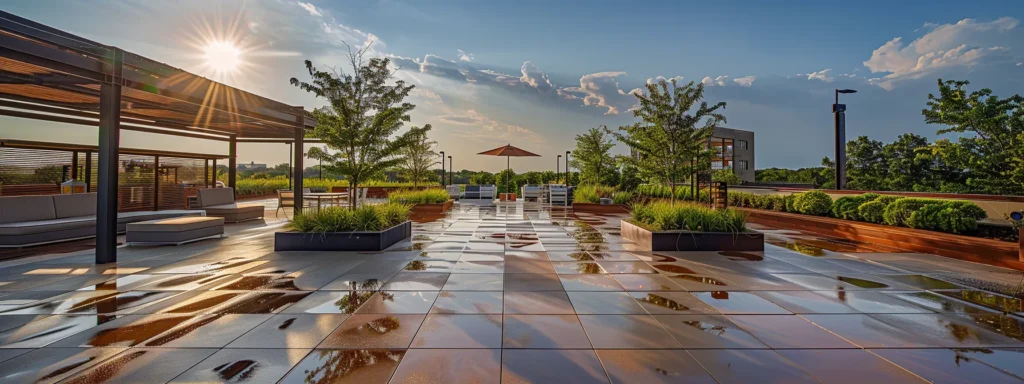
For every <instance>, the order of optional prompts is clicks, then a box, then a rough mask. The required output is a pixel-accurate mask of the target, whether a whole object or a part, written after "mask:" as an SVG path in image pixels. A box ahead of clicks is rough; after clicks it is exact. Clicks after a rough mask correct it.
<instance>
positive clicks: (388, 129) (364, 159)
mask: <svg viewBox="0 0 1024 384" xmlns="http://www.w3.org/2000/svg"><path fill="white" fill-rule="evenodd" d="M369 47H370V46H369V45H366V46H365V47H364V48H362V49H360V50H358V51H356V52H352V51H349V55H348V58H349V63H347V64H348V67H349V68H348V69H349V70H350V71H351V72H346V71H345V70H344V69H343V68H329V69H328V70H326V71H321V70H318V69H317V68H316V67H314V66H313V63H312V62H310V61H309V60H306V62H305V64H306V70H307V72H309V76H310V78H311V81H310V82H305V81H300V80H298V79H296V78H292V79H291V81H290V82H291V84H292V85H294V86H296V87H299V88H301V89H302V90H304V91H306V92H309V93H312V94H313V95H315V96H316V97H318V98H321V99H325V100H326V101H327V106H325V107H321V108H317V109H315V110H313V112H312V115H313V118H314V119H316V128H314V129H313V131H312V132H311V133H310V134H309V135H310V136H312V137H315V138H318V139H321V140H322V141H323V143H324V144H326V146H327V150H325V149H322V148H320V147H313V148H310V149H309V151H308V152H307V154H306V155H307V156H308V157H310V158H312V159H316V160H320V161H322V162H323V164H324V169H325V170H326V171H327V172H329V173H332V174H336V175H343V176H345V178H346V179H347V180H349V181H350V182H351V185H359V184H360V183H361V182H362V181H363V180H367V179H371V178H372V176H373V175H378V174H381V173H383V172H385V171H387V170H390V169H395V168H397V167H398V166H399V165H400V164H401V163H402V161H403V159H404V156H403V153H402V151H403V150H404V149H405V148H407V147H409V146H410V145H412V144H414V143H415V142H416V141H417V139H419V138H422V137H424V136H425V135H426V131H428V130H429V129H430V127H429V126H424V127H422V128H417V127H412V128H411V129H409V130H408V131H406V132H404V133H399V131H400V130H401V129H402V127H403V125H405V123H406V122H409V121H410V120H411V118H410V116H409V113H410V112H411V111H412V110H413V108H415V105H413V104H411V103H407V102H403V100H404V99H405V98H406V97H408V96H409V92H410V91H412V89H413V86H412V85H406V83H405V81H403V80H394V72H393V70H392V68H391V66H390V60H389V59H387V58H376V57H375V58H370V59H369V60H364V59H363V55H364V54H365V53H366V50H368V49H369ZM355 204H356V200H355V194H353V195H352V200H351V207H353V208H354V207H355Z"/></svg>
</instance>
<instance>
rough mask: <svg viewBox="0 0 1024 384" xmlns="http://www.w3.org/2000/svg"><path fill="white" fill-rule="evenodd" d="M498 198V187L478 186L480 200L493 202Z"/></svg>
mask: <svg viewBox="0 0 1024 384" xmlns="http://www.w3.org/2000/svg"><path fill="white" fill-rule="evenodd" d="M497 197H498V187H496V186H494V185H481V186H480V199H481V200H494V199H495V198H497Z"/></svg>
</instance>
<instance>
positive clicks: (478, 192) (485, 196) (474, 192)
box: [462, 184, 498, 201]
mask: <svg viewBox="0 0 1024 384" xmlns="http://www.w3.org/2000/svg"><path fill="white" fill-rule="evenodd" d="M497 192H498V187H496V186H495V185H493V184H491V185H467V186H466V191H465V193H463V194H462V199H463V200H483V201H493V200H494V199H495V198H496V197H497Z"/></svg>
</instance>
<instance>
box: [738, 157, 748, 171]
mask: <svg viewBox="0 0 1024 384" xmlns="http://www.w3.org/2000/svg"><path fill="white" fill-rule="evenodd" d="M736 167H737V168H739V170H741V171H746V170H747V161H746V160H737V161H736Z"/></svg>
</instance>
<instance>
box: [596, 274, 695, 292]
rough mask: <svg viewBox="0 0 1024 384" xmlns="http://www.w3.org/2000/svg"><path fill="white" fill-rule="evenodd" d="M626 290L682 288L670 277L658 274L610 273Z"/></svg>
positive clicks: (677, 289)
mask: <svg viewBox="0 0 1024 384" xmlns="http://www.w3.org/2000/svg"><path fill="white" fill-rule="evenodd" d="M610 276H611V277H612V278H613V279H615V281H618V282H619V284H621V285H622V286H623V287H624V288H626V290H627V291H682V290H683V288H682V287H680V286H679V285H678V284H676V283H674V282H672V279H669V278H668V277H665V276H663V275H660V274H614V275H610Z"/></svg>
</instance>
